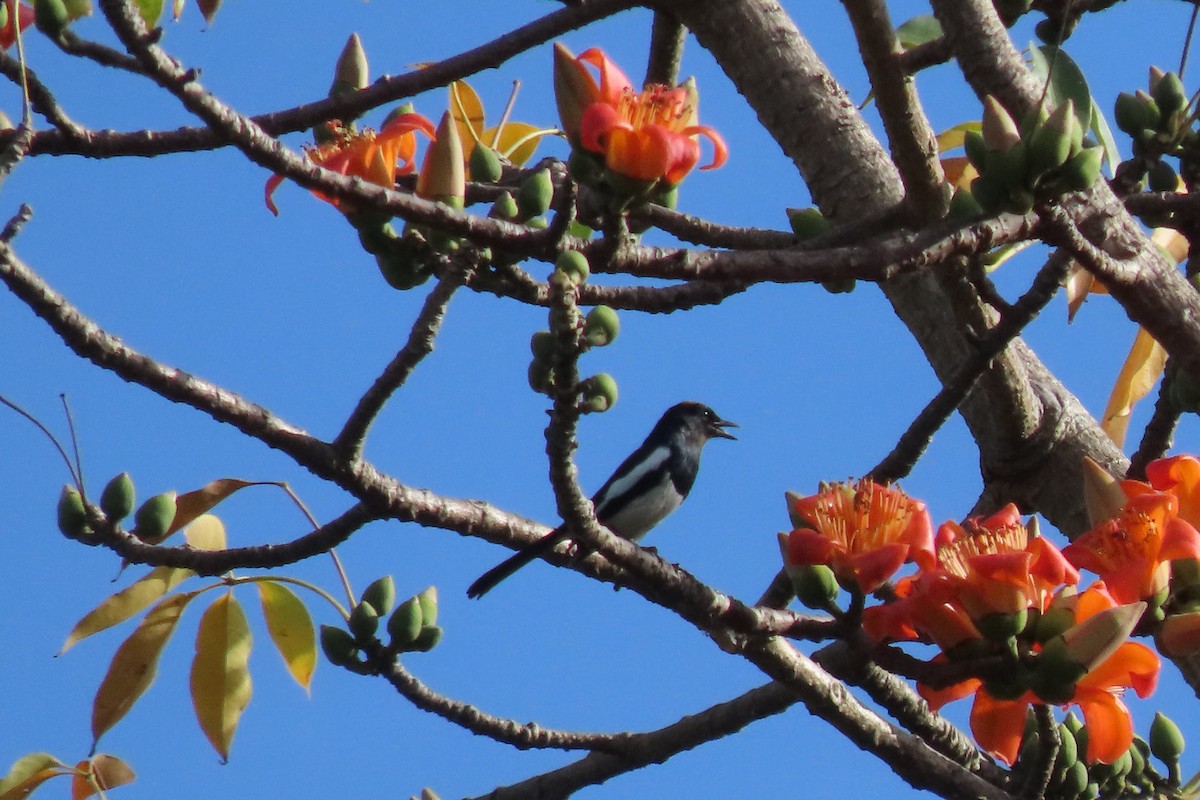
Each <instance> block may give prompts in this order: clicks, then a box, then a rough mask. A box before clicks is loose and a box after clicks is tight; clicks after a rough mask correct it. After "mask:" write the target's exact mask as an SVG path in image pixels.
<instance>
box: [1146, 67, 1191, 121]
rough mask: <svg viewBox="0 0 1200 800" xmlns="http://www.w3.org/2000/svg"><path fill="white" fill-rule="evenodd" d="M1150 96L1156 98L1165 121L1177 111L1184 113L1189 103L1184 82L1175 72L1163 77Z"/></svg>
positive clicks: (1155, 100)
mask: <svg viewBox="0 0 1200 800" xmlns="http://www.w3.org/2000/svg"><path fill="white" fill-rule="evenodd" d="M1150 94H1152V95H1153V96H1154V102H1156V103H1158V109H1159V111H1160V112H1161V113H1162V116H1163V119H1169V118H1170V117H1171V115H1172V114H1174V113H1175V112H1176V111H1182V110H1183V108H1184V107H1185V106H1186V105H1187V101H1188V98H1187V92H1186V91H1185V90H1184V88H1183V82H1182V81H1180V80H1179V76H1178V75H1176V74H1175V73H1174V72H1168V73H1166V74H1165V75H1163V76H1162V78H1160V79H1159V80H1158V81H1157V82H1156V83H1155V84H1154V86H1153V88H1151V90H1150Z"/></svg>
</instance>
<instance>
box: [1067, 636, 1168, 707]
mask: <svg viewBox="0 0 1200 800" xmlns="http://www.w3.org/2000/svg"><path fill="white" fill-rule="evenodd" d="M1161 670H1162V662H1161V661H1160V660H1159V658H1158V654H1157V653H1155V652H1154V651H1153V650H1152V649H1150V648H1149V647H1147V646H1146V645H1144V644H1142V643H1141V642H1125V643H1124V644H1122V645H1121V646H1120V647H1118V648H1117V649H1116V651H1115V652H1114V653H1113V654H1112V655H1111V656H1109V657H1108V658H1106V659H1104V661H1103V662H1101V663H1100V664H1099V665H1097V666H1096V667H1095V668H1093V669H1092V670H1091V671H1090V672H1088V674H1087V675H1084V676H1083V678H1082V680H1080V681H1079V686H1080V687H1081V688H1088V689H1095V690H1098V691H1110V690H1112V689H1123V688H1130V689H1133V690H1134V692H1136V693H1137V696H1138V697H1149V696H1150V695H1151V694H1153V693H1154V690H1155V688H1156V687H1157V686H1158V675H1159V672H1160V671H1161Z"/></svg>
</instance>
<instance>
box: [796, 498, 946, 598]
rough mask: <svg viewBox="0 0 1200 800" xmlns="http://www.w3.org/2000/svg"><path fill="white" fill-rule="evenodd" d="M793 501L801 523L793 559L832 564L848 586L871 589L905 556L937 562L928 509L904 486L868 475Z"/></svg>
mask: <svg viewBox="0 0 1200 800" xmlns="http://www.w3.org/2000/svg"><path fill="white" fill-rule="evenodd" d="M788 504H789V506H790V510H791V512H792V514H793V519H794V521H795V522H794V524H796V525H797V529H796V530H793V531H792V532H791V533H790V534H789V535H788V556H787V557H788V563H789V564H793V565H801V564H828V565H829V566H830V567H832V569H833V571H834V574H835V575H837V578H838V581H839V582H840V583H841V584H842V585H843V586H858V588H859V590H860V591H861V592H863V593H870V592H873V591H875V590H876V589H878V588H879V587H880V586H881V585H882V584H883V582H884V581H886V580H887V579H888V578H890V577H891V576H892V575H893V574H895V572H896V570H898V569H899V568H900V565H901V564H904V563H905V562H906V561H915V562H917V563H918V564H919V565H922V566H926V565H929V566H931V565H932V564H933V563H934V559H933V524H932V522H931V521H930V519H929V512H928V511H927V510H926V509H925V504H924V503H922V502H919V501H917V500H913V499H912V498H911V497H909V496H908V495H906V494H905V493H904V492H902V491H900V490H899V489H896V488H893V487H889V486H882V485H880V484H878V483H875V482H874V481H870V480H867V479H865V478H864V479H863V480H861V481H859V482H858V483H856V484H854V485H851V484H848V483H835V484H829V485H825V486H823V488H822V489H821V491H820V492H818V493H817V494H814V495H812V496H810V497H797V496H795V495H789V496H788Z"/></svg>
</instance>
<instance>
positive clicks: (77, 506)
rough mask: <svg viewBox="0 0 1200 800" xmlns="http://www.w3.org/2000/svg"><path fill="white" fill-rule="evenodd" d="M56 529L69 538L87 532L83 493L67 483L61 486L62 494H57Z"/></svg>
mask: <svg viewBox="0 0 1200 800" xmlns="http://www.w3.org/2000/svg"><path fill="white" fill-rule="evenodd" d="M58 529H59V530H60V531H62V534H63V536H66V537H67V538H70V539H75V538H77V537H79V536H83V535H84V534H86V533H88V532H89V530H88V524H87V510H86V509H85V508H84V505H83V495H81V494H80V493H79V490H78V489H76V488H75V487H74V486H72V485H71V484H69V483H68V484H67V485H65V486H63V488H62V494H60V495H59V496H58Z"/></svg>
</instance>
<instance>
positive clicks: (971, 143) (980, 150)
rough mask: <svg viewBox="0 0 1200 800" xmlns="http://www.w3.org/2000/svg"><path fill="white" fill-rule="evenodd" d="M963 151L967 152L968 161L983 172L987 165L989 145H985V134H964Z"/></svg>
mask: <svg viewBox="0 0 1200 800" xmlns="http://www.w3.org/2000/svg"><path fill="white" fill-rule="evenodd" d="M963 149H964V150H966V152H967V160H968V161H970V162H971V166H973V167H975V169H976V170H978V171H979V172H983V170H984V168H985V166H986V164H987V145H986V144H984V143H983V134H982V133H980V132H979V131H967V132H966V133H965V134H963Z"/></svg>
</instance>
